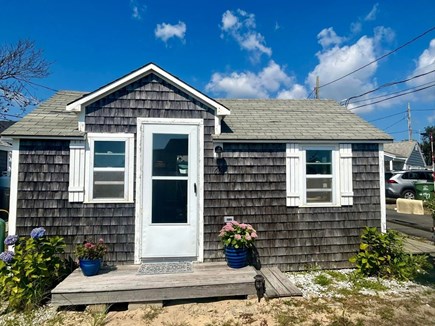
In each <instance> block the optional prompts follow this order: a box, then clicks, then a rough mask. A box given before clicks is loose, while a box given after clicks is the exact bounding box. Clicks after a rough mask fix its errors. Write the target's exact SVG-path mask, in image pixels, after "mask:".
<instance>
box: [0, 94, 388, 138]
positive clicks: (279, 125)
mask: <svg viewBox="0 0 435 326" xmlns="http://www.w3.org/2000/svg"><path fill="white" fill-rule="evenodd" d="M84 94H86V93H83V92H73V91H60V92H58V93H56V94H55V95H53V97H51V98H50V99H48V100H47V101H46V102H44V103H42V104H41V105H40V106H39V107H38V108H36V109H35V110H34V111H32V112H31V113H29V114H28V115H26V116H25V117H24V118H23V119H22V120H20V121H18V122H17V123H15V124H14V125H12V126H11V127H9V128H8V129H6V130H5V131H4V132H3V133H2V136H10V137H22V136H40V137H72V136H82V135H83V133H82V132H80V131H78V129H77V114H76V113H73V112H67V111H66V110H65V106H66V105H67V104H68V103H70V102H72V101H74V100H76V99H78V98H80V97H82V96H83V95H84ZM218 102H220V103H221V104H222V105H224V106H226V107H227V108H228V109H230V110H231V114H230V115H229V116H226V117H225V119H224V122H223V124H222V134H221V135H219V136H217V137H216V138H217V139H219V140H248V141H249V140H355V141H356V140H379V141H390V140H392V138H391V137H390V136H389V135H388V134H386V133H384V132H382V131H381V130H379V129H377V128H375V127H374V126H373V125H371V124H369V123H368V122H366V121H365V120H363V119H361V118H360V117H358V116H357V115H356V114H354V113H352V112H350V111H349V110H347V109H346V108H344V107H342V106H340V105H339V104H338V103H337V102H335V101H332V100H276V99H266V100H260V99H243V100H228V99H221V100H218Z"/></svg>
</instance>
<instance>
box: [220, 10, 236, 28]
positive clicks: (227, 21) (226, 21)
mask: <svg viewBox="0 0 435 326" xmlns="http://www.w3.org/2000/svg"><path fill="white" fill-rule="evenodd" d="M239 24H240V23H239V19H238V18H237V17H236V16H234V15H233V13H232V12H231V11H229V10H227V11H225V12H224V14H223V15H222V27H221V28H222V30H224V31H227V30H229V29H231V28H234V27H235V26H238V25H239Z"/></svg>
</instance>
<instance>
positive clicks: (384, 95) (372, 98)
mask: <svg viewBox="0 0 435 326" xmlns="http://www.w3.org/2000/svg"><path fill="white" fill-rule="evenodd" d="M434 83H435V82H434V81H430V82H427V83H423V84H420V85H417V86H414V87H409V88H405V89H402V90H400V91H396V92H392V93H386V94H383V95H378V96H374V97H369V98H365V99H362V100H357V101H353V102H352V103H348V104H355V103H361V102H367V101H371V100H375V99H378V98H383V97H386V96H389V95H394V94H400V93H402V92H405V91H409V90H413V89H417V88H419V87H422V86H427V85H432V84H434ZM343 101H345V100H341V101H340V103H341V104H342V105H344V104H343Z"/></svg>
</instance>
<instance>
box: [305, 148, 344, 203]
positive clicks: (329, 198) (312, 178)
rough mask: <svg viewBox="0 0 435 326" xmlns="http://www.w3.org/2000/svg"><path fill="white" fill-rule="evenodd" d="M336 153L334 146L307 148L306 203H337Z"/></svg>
mask: <svg viewBox="0 0 435 326" xmlns="http://www.w3.org/2000/svg"><path fill="white" fill-rule="evenodd" d="M335 153H336V152H334V151H333V149H332V148H310V147H308V148H306V149H305V151H304V154H305V190H304V194H303V195H304V197H303V198H304V203H306V204H313V205H314V204H335V193H336V180H337V178H336V176H335V175H334V168H335V165H336V160H335V157H334V156H335Z"/></svg>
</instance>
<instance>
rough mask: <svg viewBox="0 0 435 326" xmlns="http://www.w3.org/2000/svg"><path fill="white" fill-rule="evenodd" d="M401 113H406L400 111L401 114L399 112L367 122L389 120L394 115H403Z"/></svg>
mask: <svg viewBox="0 0 435 326" xmlns="http://www.w3.org/2000/svg"><path fill="white" fill-rule="evenodd" d="M403 113H406V111H402V112H399V113H394V114H390V115H387V116H385V117H382V118H377V119H373V120H369V121H367V122H375V121H379V120H383V119H387V118H391V117H394V116H396V115H399V114H403Z"/></svg>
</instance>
